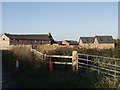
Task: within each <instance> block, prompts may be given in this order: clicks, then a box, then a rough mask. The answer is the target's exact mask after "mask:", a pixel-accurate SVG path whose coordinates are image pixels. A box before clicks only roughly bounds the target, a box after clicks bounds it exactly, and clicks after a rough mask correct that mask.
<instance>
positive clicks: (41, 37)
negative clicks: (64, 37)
mask: <svg viewBox="0 0 120 90" xmlns="http://www.w3.org/2000/svg"><path fill="white" fill-rule="evenodd" d="M1 43H2V48H8V47H9V46H10V45H33V44H37V45H46V44H50V45H51V44H52V43H54V39H53V37H52V35H51V33H48V34H23V35H18V34H7V33H4V34H2V36H1Z"/></svg>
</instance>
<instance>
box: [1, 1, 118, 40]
mask: <svg viewBox="0 0 120 90" xmlns="http://www.w3.org/2000/svg"><path fill="white" fill-rule="evenodd" d="M48 32H51V33H52V35H53V37H54V39H55V40H77V41H78V40H79V38H80V37H94V36H96V35H101V36H103V35H112V36H113V38H118V3H117V2H3V3H2V33H12V34H46V33H48Z"/></svg>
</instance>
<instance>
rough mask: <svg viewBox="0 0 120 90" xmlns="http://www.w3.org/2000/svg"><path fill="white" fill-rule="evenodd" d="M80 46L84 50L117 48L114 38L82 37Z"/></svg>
mask: <svg viewBox="0 0 120 90" xmlns="http://www.w3.org/2000/svg"><path fill="white" fill-rule="evenodd" d="M79 45H80V46H81V47H83V48H98V49H104V48H106V49H108V48H115V42H114V40H113V38H112V36H95V37H80V39H79Z"/></svg>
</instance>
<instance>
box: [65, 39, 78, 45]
mask: <svg viewBox="0 0 120 90" xmlns="http://www.w3.org/2000/svg"><path fill="white" fill-rule="evenodd" d="M65 41H66V42H68V43H69V44H70V45H78V44H79V43H78V42H77V41H74V40H65Z"/></svg>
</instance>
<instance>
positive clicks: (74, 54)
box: [72, 51, 78, 71]
mask: <svg viewBox="0 0 120 90" xmlns="http://www.w3.org/2000/svg"><path fill="white" fill-rule="evenodd" d="M72 70H73V71H77V70H78V54H77V51H73V52H72Z"/></svg>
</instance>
